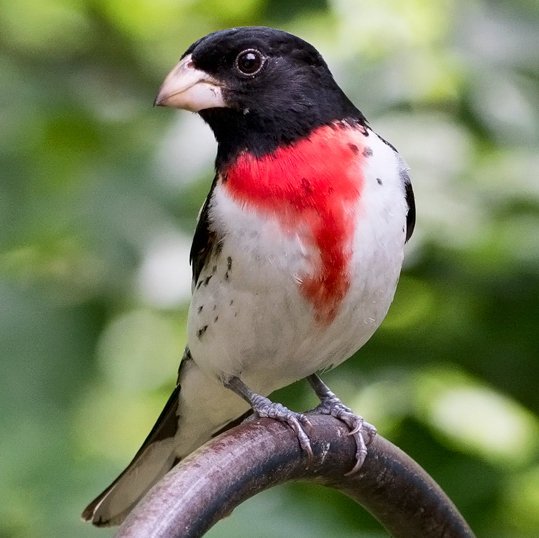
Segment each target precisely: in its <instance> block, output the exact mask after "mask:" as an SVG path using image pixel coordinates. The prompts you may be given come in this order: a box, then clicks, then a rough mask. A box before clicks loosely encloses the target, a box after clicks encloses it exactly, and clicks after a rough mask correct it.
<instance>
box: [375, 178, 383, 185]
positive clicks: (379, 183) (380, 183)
mask: <svg viewBox="0 0 539 538" xmlns="http://www.w3.org/2000/svg"><path fill="white" fill-rule="evenodd" d="M376 181H378V185H383V183H382V180H381V179H380V178H379V177H377V178H376Z"/></svg>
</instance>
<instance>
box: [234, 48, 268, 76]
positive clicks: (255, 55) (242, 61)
mask: <svg viewBox="0 0 539 538" xmlns="http://www.w3.org/2000/svg"><path fill="white" fill-rule="evenodd" d="M265 61H266V58H265V57H264V56H263V55H262V53H261V52H260V51H258V50H256V49H247V50H244V51H242V52H240V53H239V54H238V56H237V57H236V61H235V66H236V69H237V70H238V71H239V72H240V73H241V74H242V75H247V76H249V77H253V76H255V75H257V74H258V73H259V72H260V70H261V69H262V67H263V66H264V63H265Z"/></svg>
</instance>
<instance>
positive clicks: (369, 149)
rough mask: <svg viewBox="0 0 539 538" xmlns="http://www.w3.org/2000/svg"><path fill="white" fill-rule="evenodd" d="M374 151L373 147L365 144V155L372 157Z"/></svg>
mask: <svg viewBox="0 0 539 538" xmlns="http://www.w3.org/2000/svg"><path fill="white" fill-rule="evenodd" d="M373 154H374V152H373V151H372V148H370V147H369V146H365V147H364V148H363V157H372V156H373Z"/></svg>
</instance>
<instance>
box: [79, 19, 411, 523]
mask: <svg viewBox="0 0 539 538" xmlns="http://www.w3.org/2000/svg"><path fill="white" fill-rule="evenodd" d="M154 104H155V105H157V106H164V107H172V108H178V109H183V110H187V111H191V112H193V113H196V114H198V115H199V116H201V118H202V119H203V120H204V121H205V122H206V123H207V124H208V125H209V127H210V128H211V130H212V131H213V134H214V136H215V139H216V141H217V155H216V158H215V177H214V180H213V183H212V185H211V188H210V190H209V194H208V197H207V198H206V200H205V202H204V204H203V205H202V208H201V211H200V214H199V217H198V221H197V224H196V229H195V232H194V237H193V243H192V248H191V252H190V263H191V266H192V277H193V279H192V300H191V304H190V307H189V314H188V323H187V342H188V343H187V347H186V349H185V353H184V356H183V359H182V361H181V364H180V368H179V372H178V380H177V385H176V388H175V389H174V391H173V393H172V395H171V396H170V398H169V400H168V402H167V403H166V405H165V408H164V409H163V411H162V413H161V415H160V416H159V418H158V420H157V422H156V424H155V426H154V427H153V429H152V430H151V432H150V434H149V435H148V437H147V438H146V440H145V442H144V444H143V445H142V447H141V448H140V450H139V451H138V452H137V454H136V455H135V457H134V459H133V461H132V462H131V463H130V464H129V466H128V467H127V468H126V470H125V471H124V472H123V473H122V474H121V475H120V476H119V477H118V478H117V479H116V480H115V481H114V482H113V483H112V484H111V485H110V486H109V487H108V488H107V489H106V490H105V491H104V492H103V493H101V495H99V496H98V497H97V498H96V499H95V500H94V501H92V502H91V503H90V504H89V505H88V507H87V508H86V509H85V510H84V512H83V515H82V517H83V519H84V520H87V521H91V522H92V523H94V524H95V525H97V526H110V525H116V524H120V523H121V522H122V521H123V520H124V519H125V517H126V516H127V515H128V514H129V513H130V512H131V511H132V510H133V508H134V507H135V506H136V504H137V503H138V502H139V501H140V500H141V498H142V497H143V496H144V495H145V493H146V492H147V491H148V490H149V489H150V488H151V487H152V486H153V485H154V484H155V483H156V482H158V481H159V480H160V479H161V478H162V477H163V476H164V475H165V474H166V473H167V472H168V471H169V470H170V469H171V468H172V467H174V466H175V465H176V464H178V462H180V461H181V460H182V459H184V458H185V457H186V456H187V455H188V454H190V453H191V452H193V451H194V450H196V449H197V448H198V447H200V446H201V445H202V444H204V443H205V442H207V441H208V440H209V439H211V438H212V437H213V436H215V435H216V434H217V433H218V432H220V431H222V430H224V429H226V428H227V427H229V426H230V425H231V424H234V423H235V422H236V421H237V420H238V419H240V418H241V417H243V416H245V415H247V414H249V413H254V414H255V415H258V416H259V417H270V418H274V419H276V420H279V421H281V422H283V423H285V424H287V425H288V426H290V427H291V428H292V430H293V431H294V434H295V436H296V437H297V439H298V443H299V445H300V446H301V449H302V450H303V451H304V452H305V454H306V457H310V456H312V450H311V446H310V441H309V433H310V431H311V430H310V428H311V424H310V422H309V419H308V414H305V413H297V412H293V411H291V410H289V409H288V408H286V407H284V406H283V405H281V404H280V403H277V402H272V401H271V400H270V399H269V398H268V396H269V395H270V394H271V393H272V392H273V391H275V390H276V389H279V388H282V387H284V386H287V385H289V384H291V383H293V382H295V381H297V380H300V379H306V380H307V381H308V383H309V384H310V385H311V386H312V388H313V389H314V391H315V393H316V394H317V396H318V397H319V399H320V405H318V406H317V407H316V408H315V409H314V410H313V412H315V413H323V414H329V415H333V416H335V417H337V418H338V419H339V420H342V421H343V422H344V423H346V425H347V426H348V427H349V430H350V434H351V435H353V436H354V438H355V440H356V445H357V452H356V463H355V465H354V468H353V469H352V470H351V472H355V471H357V469H359V467H360V466H361V464H362V463H363V461H364V459H365V455H366V453H367V446H368V444H369V443H370V442H371V441H372V439H373V437H374V435H375V434H376V430H375V428H374V426H372V425H370V424H368V423H367V422H365V421H364V420H363V418H362V417H360V416H359V415H355V414H354V413H353V412H352V410H351V409H349V408H348V407H347V406H345V405H344V404H343V403H342V402H341V401H340V400H339V399H338V398H337V396H336V395H335V394H334V393H333V392H332V391H331V390H330V389H329V388H328V387H327V385H325V383H324V382H323V381H322V379H321V378H320V376H319V372H322V371H325V370H327V369H329V368H333V367H335V366H338V365H339V364H340V363H342V362H343V361H345V360H346V359H348V358H349V357H350V356H351V355H353V354H354V353H355V352H356V351H357V350H359V349H360V348H361V347H362V346H363V345H364V344H365V343H366V342H367V340H368V339H369V338H370V337H371V336H372V335H373V333H374V332H375V331H376V329H377V328H378V326H379V325H380V324H381V322H382V320H383V319H384V317H385V315H386V313H387V311H388V309H389V306H390V304H391V302H392V300H393V296H394V293H395V290H396V286H397V282H398V280H399V275H400V272H401V267H402V263H403V257H404V245H405V243H406V242H407V241H408V239H409V238H410V236H411V235H412V232H413V229H414V225H415V203H414V194H413V190H412V186H411V182H410V176H409V168H408V166H407V165H406V163H405V161H404V160H403V158H402V157H401V156H400V155H399V153H398V152H397V150H396V149H395V148H394V147H393V146H392V145H391V144H390V143H389V142H387V141H386V140H384V139H383V138H382V137H381V136H379V135H378V134H376V133H375V132H374V131H373V130H372V129H371V127H370V124H369V123H368V122H367V120H366V118H365V116H364V115H363V114H362V113H361V112H360V111H359V110H358V109H357V108H356V107H355V106H354V104H353V103H352V102H351V101H350V99H349V98H348V97H347V96H346V95H345V93H344V92H343V90H342V89H341V88H340V87H339V86H338V84H337V83H336V81H335V79H334V78H333V76H332V74H331V72H330V69H329V68H328V65H327V64H326V62H325V61H324V59H323V58H322V56H321V54H320V53H319V52H318V51H317V50H316V49H315V48H314V47H313V46H312V45H311V44H309V43H308V42H306V41H304V40H303V39H301V38H299V37H297V36H295V35H293V34H290V33H288V32H285V31H282V30H277V29H273V28H267V27H238V28H231V29H226V30H220V31H217V32H214V33H211V34H208V35H207V36H205V37H203V38H201V39H199V40H198V41H196V42H195V43H193V44H192V45H191V46H190V47H189V48H188V49H187V50H186V52H185V53H184V54H183V55H182V57H181V58H180V61H179V63H178V64H177V65H176V67H174V69H173V70H172V71H171V72H170V74H169V75H168V76H167V77H166V78H165V80H164V82H163V84H162V86H161V88H160V90H159V92H158V95H157V97H156V99H155V103H154Z"/></svg>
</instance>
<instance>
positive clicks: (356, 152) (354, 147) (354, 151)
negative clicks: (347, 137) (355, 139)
mask: <svg viewBox="0 0 539 538" xmlns="http://www.w3.org/2000/svg"><path fill="white" fill-rule="evenodd" d="M348 147H349V148H350V149H351V150H352V153H353V154H354V155H357V154H358V153H359V148H358V147H357V146H356V145H355V144H348ZM363 155H365V153H363Z"/></svg>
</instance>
